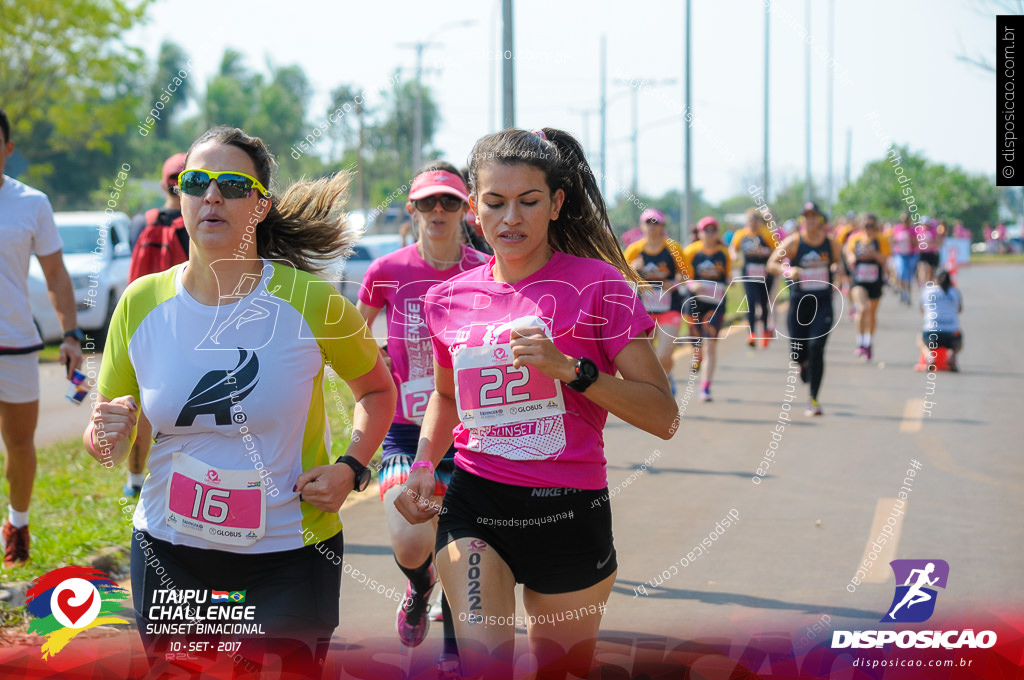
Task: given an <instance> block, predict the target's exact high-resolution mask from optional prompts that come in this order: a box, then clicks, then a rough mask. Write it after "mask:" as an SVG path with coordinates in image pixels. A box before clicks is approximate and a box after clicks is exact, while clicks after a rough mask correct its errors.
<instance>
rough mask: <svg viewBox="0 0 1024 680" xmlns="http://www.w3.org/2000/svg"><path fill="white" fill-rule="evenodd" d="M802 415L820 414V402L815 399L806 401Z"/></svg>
mask: <svg viewBox="0 0 1024 680" xmlns="http://www.w3.org/2000/svg"><path fill="white" fill-rule="evenodd" d="M804 415H808V416H820V415H821V404H819V403H818V400H817V399H811V400H809V401H808V402H807V410H806V411H804Z"/></svg>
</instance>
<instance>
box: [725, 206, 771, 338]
mask: <svg viewBox="0 0 1024 680" xmlns="http://www.w3.org/2000/svg"><path fill="white" fill-rule="evenodd" d="M773 242H774V241H773V239H772V234H771V232H769V231H768V227H767V226H765V221H764V217H762V216H761V213H760V211H759V210H758V209H757V208H750V209H749V210H747V223H746V226H744V227H743V228H742V229H740V230H739V231H737V232H736V233H735V234H734V235H733V237H732V241H731V242H730V244H729V256H730V257H731V258H732V259H733V261H734V262H735V261H736V260H738V259H739V257H740V255H742V256H743V269H742V270H741V272H742V275H743V277H744V280H743V291H744V293H745V294H746V298H747V324H748V325H749V326H750V335H749V336H748V337H747V344H748V345H749V346H750V347H754V346H755V345H756V344H757V339H758V338H760V339H761V346H762V347H767V346H768V342H769V341H770V340H771V339H772V338H773V337H774V336H775V329H774V328H773V327H772V309H771V299H770V298H769V296H770V295H771V290H772V287H773V286H774V285H775V277H774V276H773V275H772V274H769V273H768V271H767V269H766V268H765V265H767V263H768V256H769V255H771V254H772V250H774V249H775V248H774V246H773V245H772V244H773ZM748 279H751V280H748ZM762 280H763V283H762ZM758 310H760V314H759V313H758ZM758 321H760V322H761V333H760V335H758V332H757V324H758Z"/></svg>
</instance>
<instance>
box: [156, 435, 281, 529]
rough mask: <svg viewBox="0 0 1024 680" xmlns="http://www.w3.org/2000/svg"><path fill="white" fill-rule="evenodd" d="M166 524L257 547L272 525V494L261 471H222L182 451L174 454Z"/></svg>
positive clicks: (168, 488) (165, 517) (165, 516)
mask: <svg viewBox="0 0 1024 680" xmlns="http://www.w3.org/2000/svg"><path fill="white" fill-rule="evenodd" d="M164 520H165V521H166V522H167V526H169V527H171V528H172V529H174V530H175V531H178V532H180V533H183V534H189V535H191V536H196V537H198V538H203V539H206V540H207V541H213V542H214V543H223V544H225V545H235V546H245V545H252V544H253V543H255V542H256V541H258V540H259V539H261V538H263V534H264V533H265V532H266V528H267V498H266V494H264V493H263V484H262V481H261V479H260V475H259V472H258V471H257V470H256V469H254V468H250V469H248V470H222V469H220V468H216V467H213V466H212V465H209V464H207V463H203V462H202V461H199V460H197V459H195V458H193V457H192V456H189V455H186V454H184V453H182V452H180V451H178V452H176V453H174V454H172V455H171V481H170V484H168V485H167V508H166V512H165V514H164Z"/></svg>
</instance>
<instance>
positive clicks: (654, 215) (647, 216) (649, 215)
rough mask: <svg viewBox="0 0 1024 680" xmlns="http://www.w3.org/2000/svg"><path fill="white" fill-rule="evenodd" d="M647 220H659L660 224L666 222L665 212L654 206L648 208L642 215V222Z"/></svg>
mask: <svg viewBox="0 0 1024 680" xmlns="http://www.w3.org/2000/svg"><path fill="white" fill-rule="evenodd" d="M645 222H657V223H658V224H665V213H663V212H661V211H660V210H655V209H654V208H648V209H647V210H644V211H643V213H641V215H640V223H641V224H643V223H645Z"/></svg>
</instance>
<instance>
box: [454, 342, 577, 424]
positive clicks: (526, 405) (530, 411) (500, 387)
mask: <svg viewBox="0 0 1024 680" xmlns="http://www.w3.org/2000/svg"><path fill="white" fill-rule="evenodd" d="M454 367H455V401H456V405H457V407H458V410H459V420H461V421H462V424H463V425H464V426H465V427H483V426H486V425H509V424H512V423H519V422H523V421H527V420H536V419H538V418H545V417H548V416H557V415H562V414H564V413H565V401H564V400H563V398H562V385H561V382H560V381H557V380H554V379H553V378H549V377H548V376H546V375H544V374H543V373H541V372H540V371H539V370H537V369H536V368H533V367H531V366H523V367H521V368H516V367H515V366H513V365H512V346H511V345H509V344H503V345H484V346H481V347H464V348H462V349H460V350H458V351H457V352H456V353H455V357H454Z"/></svg>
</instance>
